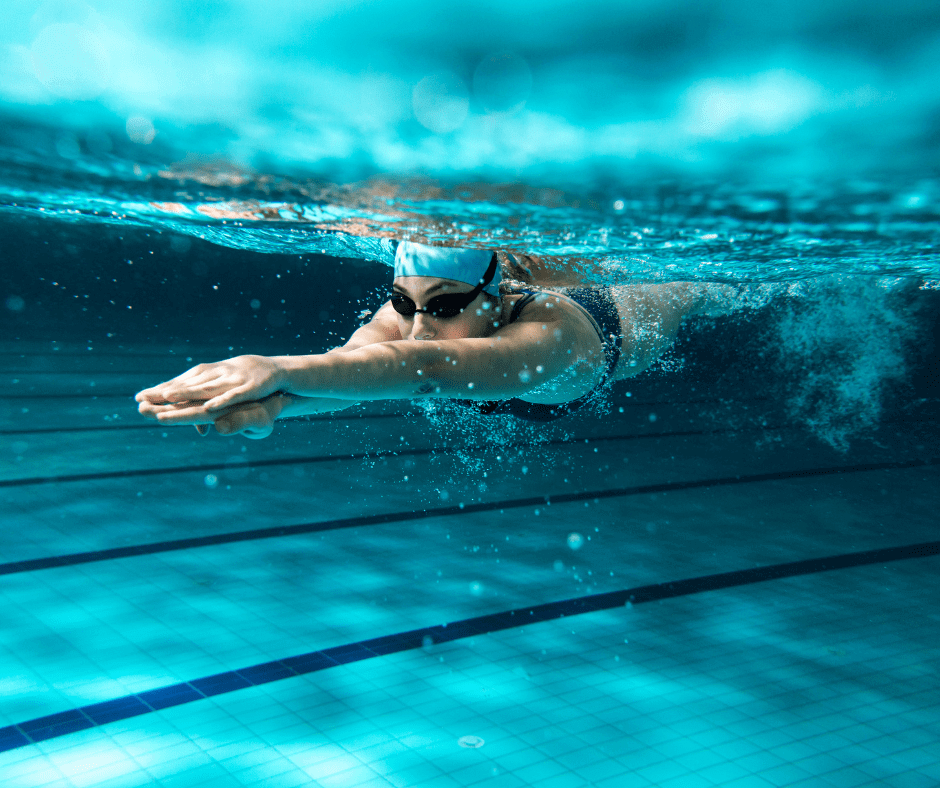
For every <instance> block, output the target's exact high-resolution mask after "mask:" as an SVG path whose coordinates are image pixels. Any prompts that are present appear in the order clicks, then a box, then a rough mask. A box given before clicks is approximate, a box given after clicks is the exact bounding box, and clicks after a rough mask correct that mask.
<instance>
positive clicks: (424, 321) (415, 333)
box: [411, 312, 437, 339]
mask: <svg viewBox="0 0 940 788" xmlns="http://www.w3.org/2000/svg"><path fill="white" fill-rule="evenodd" d="M435 334H437V331H436V330H435V328H434V324H433V322H432V321H431V320H429V319H428V316H427V315H426V314H424V313H423V312H418V313H417V314H416V315H415V322H414V325H413V326H412V327H411V338H412V339H434V336H435Z"/></svg>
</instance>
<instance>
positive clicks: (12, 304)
mask: <svg viewBox="0 0 940 788" xmlns="http://www.w3.org/2000/svg"><path fill="white" fill-rule="evenodd" d="M25 306H26V302H25V301H24V300H23V299H22V298H20V297H19V296H16V295H13V296H10V297H9V298H7V300H6V307H7V309H9V310H10V311H11V312H22V311H23V309H24V308H25Z"/></svg>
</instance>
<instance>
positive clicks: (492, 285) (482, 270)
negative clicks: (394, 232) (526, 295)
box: [395, 241, 500, 296]
mask: <svg viewBox="0 0 940 788" xmlns="http://www.w3.org/2000/svg"><path fill="white" fill-rule="evenodd" d="M495 254H496V252H492V251H488V250H486V249H457V248H453V247H445V246H425V245H424V244H416V243H412V242H411V241H402V242H401V243H399V244H398V248H397V249H396V250H395V276H396V277H399V276H433V277H436V278H438V279H452V280H454V281H455V282H464V283H466V284H468V285H473V286H474V287H476V286H477V285H479V284H480V283H481V282H482V281H483V280H484V279H485V278H486V272H487V269H488V268H489V266H490V263H491V262H492V260H493V256H494V255H495ZM499 280H500V272H499V266H498V265H497V266H496V273H495V274H493V278H492V279H491V280H490V281H489V282H488V283H487V284H486V286H485V287H484V288H483V292H485V293H489V294H490V295H492V296H498V295H499Z"/></svg>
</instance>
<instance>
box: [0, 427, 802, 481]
mask: <svg viewBox="0 0 940 788" xmlns="http://www.w3.org/2000/svg"><path fill="white" fill-rule="evenodd" d="M164 429H167V428H164ZM780 429H785V428H784V427H749V428H733V427H723V428H721V429H715V430H681V431H677V432H643V433H628V434H626V435H600V436H598V437H595V438H558V439H556V440H551V441H545V442H544V443H522V442H517V443H505V444H502V448H504V449H524V448H531V447H538V446H572V445H577V444H580V443H605V442H612V441H626V440H640V439H644V438H686V437H691V436H694V435H719V434H723V433H741V432H764V431H767V430H780ZM487 448H489V447H486V446H431V447H429V448H425V449H383V450H380V451H369V452H359V453H356V454H335V455H334V454H315V455H312V456H309V457H284V458H280V459H269V460H249V461H247V462H240V463H237V464H232V463H228V462H215V463H207V464H204V465H177V466H171V467H168V468H138V469H131V470H125V471H99V472H97V473H69V474H61V475H57V476H26V477H23V478H19V479H0V488H2V487H27V486H31V485H36V484H64V483H68V482H88V481H101V480H103V479H131V478H135V477H140V476H162V475H164V474H166V475H169V474H174V473H204V472H207V471H226V470H229V471H230V470H235V469H237V470H242V469H246V468H269V467H271V466H277V465H310V464H313V463H320V462H350V461H356V460H378V459H383V458H386V457H420V456H425V455H431V454H435V453H440V454H448V453H451V452H455V451H462V452H478V451H484V450H485V449H487Z"/></svg>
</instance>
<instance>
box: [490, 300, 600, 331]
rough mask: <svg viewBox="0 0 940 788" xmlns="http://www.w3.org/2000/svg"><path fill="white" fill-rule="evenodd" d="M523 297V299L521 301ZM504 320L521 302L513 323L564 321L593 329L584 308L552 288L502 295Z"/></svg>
mask: <svg viewBox="0 0 940 788" xmlns="http://www.w3.org/2000/svg"><path fill="white" fill-rule="evenodd" d="M522 299H525V301H522ZM503 300H504V302H505V303H504V305H503V314H504V318H503V319H504V321H507V322H508V320H509V317H510V316H511V315H512V313H513V310H516V308H517V306H518V305H519V304H520V302H521V303H522V308H521V309H519V310H518V311H517V314H516V317H515V319H514V320H512V321H511V322H513V323H549V322H550V323H564V324H572V323H574V324H576V325H578V326H582V325H583V326H584V327H585V328H590V329H591V330H592V331H593V326H592V325H591V322H590V318H588V317H587V315H586V313H585V311H584V309H583V308H582V307H580V306H579V305H578V304H577V303H576V302H574V301H572V300H571V299H570V298H568V297H567V296H566V295H564V294H563V293H557V292H555V291H554V290H526V291H525V292H522V293H513V294H510V295H507V296H504V298H503Z"/></svg>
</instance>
